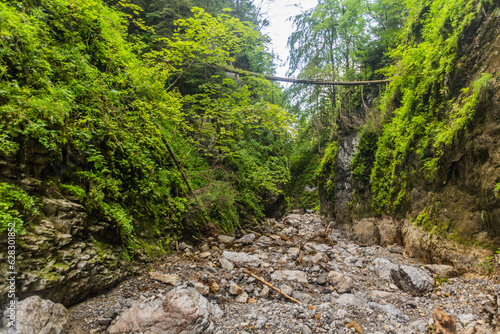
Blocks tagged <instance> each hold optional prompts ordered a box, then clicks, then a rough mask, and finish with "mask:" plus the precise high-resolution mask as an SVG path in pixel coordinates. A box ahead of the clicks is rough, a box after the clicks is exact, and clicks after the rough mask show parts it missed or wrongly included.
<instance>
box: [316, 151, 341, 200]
mask: <svg viewBox="0 0 500 334" xmlns="http://www.w3.org/2000/svg"><path fill="white" fill-rule="evenodd" d="M337 149H338V141H334V142H332V143H330V144H329V145H328V147H327V148H326V150H325V154H324V155H323V158H322V159H321V162H320V163H319V165H318V169H317V171H316V175H317V177H318V181H319V183H320V184H321V185H322V187H323V188H324V189H325V192H326V194H327V195H328V198H330V199H331V200H332V201H334V199H335V158H336V157H337Z"/></svg>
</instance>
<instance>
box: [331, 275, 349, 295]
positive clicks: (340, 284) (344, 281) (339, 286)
mask: <svg viewBox="0 0 500 334" xmlns="http://www.w3.org/2000/svg"><path fill="white" fill-rule="evenodd" d="M327 280H328V283H330V284H331V285H332V286H333V287H334V288H335V291H336V292H337V293H347V292H351V290H352V289H353V288H354V281H353V280H352V278H350V277H348V276H346V275H344V274H342V273H338V272H335V271H330V272H329V273H328V277H327Z"/></svg>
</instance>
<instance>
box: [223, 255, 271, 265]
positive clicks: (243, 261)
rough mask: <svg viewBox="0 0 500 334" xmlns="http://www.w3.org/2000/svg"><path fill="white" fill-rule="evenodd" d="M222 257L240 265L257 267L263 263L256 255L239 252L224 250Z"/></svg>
mask: <svg viewBox="0 0 500 334" xmlns="http://www.w3.org/2000/svg"><path fill="white" fill-rule="evenodd" d="M222 257H223V258H225V259H227V260H229V261H231V262H233V263H236V264H238V265H240V266H242V267H252V268H258V267H260V266H261V265H262V263H263V262H262V260H261V259H259V258H258V257H257V256H255V255H250V254H247V253H241V252H228V251H224V252H223V253H222Z"/></svg>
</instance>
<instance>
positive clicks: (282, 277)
mask: <svg viewBox="0 0 500 334" xmlns="http://www.w3.org/2000/svg"><path fill="white" fill-rule="evenodd" d="M271 278H272V279H273V280H275V281H292V282H298V283H307V274H306V273H305V272H303V271H300V270H276V271H275V272H274V273H272V274H271Z"/></svg>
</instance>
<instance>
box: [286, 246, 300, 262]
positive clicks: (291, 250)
mask: <svg viewBox="0 0 500 334" xmlns="http://www.w3.org/2000/svg"><path fill="white" fill-rule="evenodd" d="M299 254H300V248H298V247H292V248H289V249H288V255H290V257H291V258H292V259H293V260H297V259H298V257H299Z"/></svg>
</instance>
